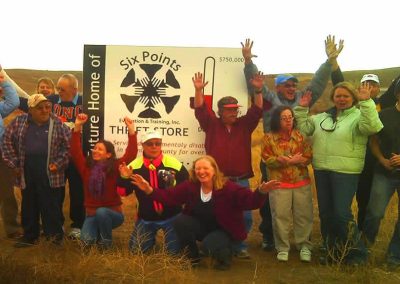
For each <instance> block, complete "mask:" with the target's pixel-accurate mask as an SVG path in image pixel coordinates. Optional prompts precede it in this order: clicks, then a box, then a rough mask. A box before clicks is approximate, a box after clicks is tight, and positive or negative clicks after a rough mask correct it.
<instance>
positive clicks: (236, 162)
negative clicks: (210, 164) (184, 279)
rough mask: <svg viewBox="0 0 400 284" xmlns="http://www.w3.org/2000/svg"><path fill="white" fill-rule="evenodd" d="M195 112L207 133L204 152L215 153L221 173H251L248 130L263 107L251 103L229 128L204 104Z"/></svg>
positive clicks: (211, 154)
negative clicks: (229, 129)
mask: <svg viewBox="0 0 400 284" xmlns="http://www.w3.org/2000/svg"><path fill="white" fill-rule="evenodd" d="M195 116H196V118H197V120H198V121H199V123H200V127H201V128H202V129H203V131H204V132H205V133H206V141H205V148H206V153H207V154H208V155H210V156H212V157H214V159H215V160H216V161H217V164H218V166H219V168H220V169H221V171H222V172H223V173H224V175H225V176H230V177H243V178H250V177H252V176H253V175H254V174H253V169H252V166H251V134H252V133H253V131H254V129H256V127H257V125H258V121H259V120H260V118H261V117H262V109H260V108H258V107H257V106H255V105H252V106H251V107H250V108H249V109H248V111H247V113H246V115H244V116H241V117H239V118H238V119H237V121H236V122H235V123H234V124H233V125H232V128H231V131H230V132H229V131H228V129H227V128H226V126H225V125H224V124H223V123H222V120H221V119H220V118H218V117H216V116H215V113H211V114H210V113H209V112H208V111H207V108H206V106H205V104H203V106H201V107H198V108H196V109H195Z"/></svg>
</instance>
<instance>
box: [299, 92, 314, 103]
mask: <svg viewBox="0 0 400 284" xmlns="http://www.w3.org/2000/svg"><path fill="white" fill-rule="evenodd" d="M311 100H312V92H311V90H307V91H306V92H305V93H304V94H303V95H302V96H301V98H300V100H299V106H302V107H308V106H309V105H310V103H311Z"/></svg>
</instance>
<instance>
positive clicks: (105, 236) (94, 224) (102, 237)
mask: <svg viewBox="0 0 400 284" xmlns="http://www.w3.org/2000/svg"><path fill="white" fill-rule="evenodd" d="M123 222H124V215H122V213H121V212H117V211H114V210H111V209H109V208H107V207H99V208H97V209H96V215H94V216H86V218H85V221H84V222H83V226H82V230H81V240H82V241H83V242H84V243H86V244H95V243H96V242H99V243H100V244H101V245H103V246H104V247H105V248H109V247H110V246H111V244H112V230H113V229H115V228H117V227H119V226H121V225H122V223H123Z"/></svg>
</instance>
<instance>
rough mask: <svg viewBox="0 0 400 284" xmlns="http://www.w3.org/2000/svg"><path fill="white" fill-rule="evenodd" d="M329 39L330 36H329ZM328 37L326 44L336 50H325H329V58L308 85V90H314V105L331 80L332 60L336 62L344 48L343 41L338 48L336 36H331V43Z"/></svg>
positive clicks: (312, 101) (312, 102)
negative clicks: (335, 40)
mask: <svg viewBox="0 0 400 284" xmlns="http://www.w3.org/2000/svg"><path fill="white" fill-rule="evenodd" d="M328 39H329V36H328ZM328 39H327V40H326V41H325V42H326V45H330V46H332V45H333V47H334V51H326V49H325V51H326V52H327V56H328V59H327V60H326V62H325V63H323V64H322V65H321V66H320V67H319V68H318V70H317V71H316V72H315V74H314V76H313V78H312V80H311V82H310V84H309V85H308V86H307V90H311V92H312V100H311V104H310V106H312V105H313V104H314V103H315V102H316V101H317V100H318V99H319V98H320V97H321V95H322V94H323V92H324V90H325V88H326V85H327V84H328V81H329V76H330V75H331V73H332V61H333V62H336V59H337V57H338V56H339V54H340V52H341V51H342V49H343V41H340V42H341V44H339V47H337V48H336V44H335V42H334V37H331V38H330V41H331V42H330V43H328V42H327V41H328Z"/></svg>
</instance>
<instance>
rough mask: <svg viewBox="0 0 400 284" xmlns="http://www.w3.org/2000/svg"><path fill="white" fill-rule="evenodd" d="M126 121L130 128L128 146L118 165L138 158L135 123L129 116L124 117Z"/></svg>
mask: <svg viewBox="0 0 400 284" xmlns="http://www.w3.org/2000/svg"><path fill="white" fill-rule="evenodd" d="M124 122H125V125H126V127H127V128H128V146H127V147H126V149H125V153H124V155H123V156H122V157H121V158H119V159H118V165H119V164H120V163H123V162H124V163H129V162H131V161H132V160H133V159H135V158H136V155H137V152H138V148H137V133H136V130H135V123H134V121H133V120H132V119H130V118H129V117H127V116H126V117H124Z"/></svg>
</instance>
